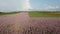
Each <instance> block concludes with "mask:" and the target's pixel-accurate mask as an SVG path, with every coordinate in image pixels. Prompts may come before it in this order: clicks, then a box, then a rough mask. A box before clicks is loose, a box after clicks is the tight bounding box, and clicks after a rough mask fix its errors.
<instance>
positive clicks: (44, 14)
mask: <svg viewBox="0 0 60 34" xmlns="http://www.w3.org/2000/svg"><path fill="white" fill-rule="evenodd" d="M29 16H30V17H60V12H45V11H43V12H38V11H35V12H29Z"/></svg>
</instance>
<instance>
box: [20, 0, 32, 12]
mask: <svg viewBox="0 0 60 34" xmlns="http://www.w3.org/2000/svg"><path fill="white" fill-rule="evenodd" d="M21 5H22V10H24V11H27V10H29V9H32V7H31V6H30V2H29V0H21Z"/></svg>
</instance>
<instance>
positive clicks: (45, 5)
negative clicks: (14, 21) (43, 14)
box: [0, 0, 60, 12]
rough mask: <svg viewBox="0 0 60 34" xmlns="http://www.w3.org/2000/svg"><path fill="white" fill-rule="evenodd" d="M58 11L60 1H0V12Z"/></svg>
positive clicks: (59, 9)
mask: <svg viewBox="0 0 60 34" xmlns="http://www.w3.org/2000/svg"><path fill="white" fill-rule="evenodd" d="M32 10H33V11H41V10H42V11H45V10H46V11H48V10H49V11H51V10H52V11H60V0H0V12H9V11H32Z"/></svg>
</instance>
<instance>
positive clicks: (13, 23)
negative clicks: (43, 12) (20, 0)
mask: <svg viewBox="0 0 60 34" xmlns="http://www.w3.org/2000/svg"><path fill="white" fill-rule="evenodd" d="M0 34H60V18H30V17H29V15H28V12H22V13H18V14H13V15H6V16H0Z"/></svg>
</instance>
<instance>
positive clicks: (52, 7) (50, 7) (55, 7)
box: [45, 6, 59, 9]
mask: <svg viewBox="0 0 60 34" xmlns="http://www.w3.org/2000/svg"><path fill="white" fill-rule="evenodd" d="M57 8H59V6H47V7H45V9H57Z"/></svg>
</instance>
